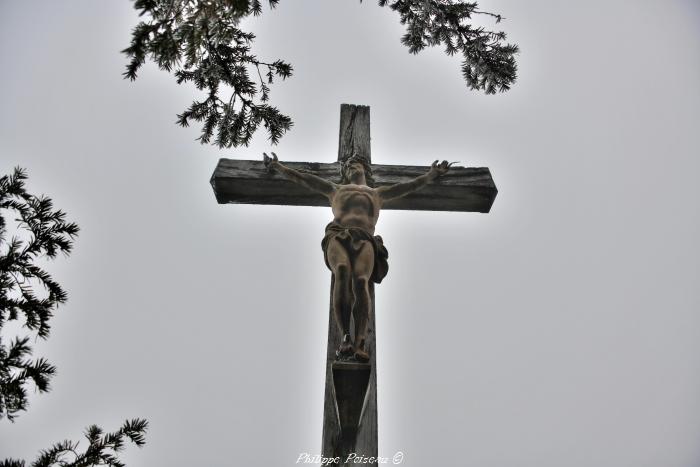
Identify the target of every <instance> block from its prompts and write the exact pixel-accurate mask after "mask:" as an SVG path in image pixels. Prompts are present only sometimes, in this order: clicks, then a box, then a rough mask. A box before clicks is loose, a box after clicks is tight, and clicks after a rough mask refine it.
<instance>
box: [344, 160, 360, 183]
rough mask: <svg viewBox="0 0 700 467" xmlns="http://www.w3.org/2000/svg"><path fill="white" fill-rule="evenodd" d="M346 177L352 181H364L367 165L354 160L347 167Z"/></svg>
mask: <svg viewBox="0 0 700 467" xmlns="http://www.w3.org/2000/svg"><path fill="white" fill-rule="evenodd" d="M345 178H346V179H347V180H348V181H349V182H351V183H361V182H364V178H365V167H364V166H363V165H362V163H361V162H353V163H352V164H350V165H348V166H347V167H346V168H345Z"/></svg>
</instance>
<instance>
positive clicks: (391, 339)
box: [0, 0, 700, 467]
mask: <svg viewBox="0 0 700 467" xmlns="http://www.w3.org/2000/svg"><path fill="white" fill-rule="evenodd" d="M482 7H483V8H484V9H487V10H491V11H495V12H498V13H501V14H503V15H504V16H505V17H506V18H507V20H506V21H504V22H503V23H501V25H499V26H502V28H503V29H504V30H505V31H506V32H507V33H508V34H509V38H510V39H511V40H512V41H514V42H516V43H518V44H519V45H520V47H521V50H522V52H521V54H520V55H519V57H518V63H519V79H518V82H517V83H516V84H515V86H514V87H513V89H512V91H510V92H508V93H506V94H502V95H497V96H484V95H482V94H479V93H476V92H470V91H468V90H467V88H466V86H465V83H464V81H463V80H462V78H461V76H460V73H459V59H458V57H447V56H445V55H444V54H443V53H442V51H441V50H426V51H425V52H423V53H421V54H419V55H418V56H411V55H409V54H408V52H407V50H406V49H405V48H404V47H403V46H402V45H401V44H400V42H399V38H400V36H401V35H402V34H403V27H402V26H401V25H400V24H399V21H398V15H397V14H396V13H394V12H392V11H390V10H389V9H386V8H379V7H378V6H377V5H376V2H373V1H366V2H363V3H361V4H360V3H359V2H357V1H352V0H344V1H333V2H330V1H327V0H325V1H324V0H305V1H304V2H293V1H282V2H280V4H279V7H278V8H277V9H276V10H274V11H272V12H269V11H268V10H265V13H264V14H263V16H262V17H261V18H259V19H255V20H251V21H246V23H245V25H246V27H250V28H251V29H252V30H253V31H254V32H255V33H256V34H258V36H259V37H258V39H257V40H256V42H255V45H254V50H255V52H256V53H257V54H258V55H259V56H260V57H261V58H265V59H276V58H283V59H286V60H288V61H290V62H291V63H292V64H293V66H294V69H295V73H294V76H293V77H292V78H291V79H289V80H287V81H286V82H284V83H281V84H276V85H275V86H274V87H273V91H272V100H273V102H274V103H275V104H276V105H277V106H279V107H280V108H281V109H282V110H283V111H284V112H286V113H288V114H289V115H290V116H291V117H292V118H293V119H294V122H295V125H294V128H293V130H292V131H291V132H290V133H288V134H287V135H286V136H285V137H284V138H283V139H282V141H281V143H280V144H279V145H278V146H277V147H276V148H274V150H275V151H276V152H277V154H278V155H279V157H280V159H281V160H282V161H285V160H289V161H291V160H294V161H302V160H304V161H323V162H331V161H334V160H335V159H336V156H337V138H338V120H339V108H340V104H341V103H344V102H347V103H353V104H364V105H369V106H371V121H372V156H373V161H374V162H376V163H386V164H415V165H421V164H428V163H430V162H431V161H432V160H434V159H437V158H440V159H448V160H457V161H461V163H462V164H463V165H466V166H479V167H481V166H487V167H489V168H490V169H491V172H492V174H493V177H494V179H495V182H496V185H497V186H498V190H499V193H498V197H497V198H496V201H495V204H494V206H493V209H492V211H491V213H489V214H477V213H433V212H391V211H384V212H382V215H381V218H380V221H379V224H378V226H377V232H378V233H379V234H381V235H382V237H383V238H384V241H385V243H386V245H387V247H388V250H389V261H390V272H389V275H388V277H387V278H386V279H385V281H384V282H383V283H382V284H381V285H380V286H378V287H377V289H376V294H377V345H378V391H379V394H378V403H379V442H380V446H379V450H380V455H383V456H391V455H393V454H394V453H395V452H397V451H403V452H404V453H405V461H404V464H403V465H405V466H409V467H424V466H428V465H460V466H474V467H562V466H566V467H590V466H596V467H659V466H664V467H694V466H697V465H698V464H700V444H698V439H700V306H699V305H700V291H699V290H698V284H699V283H700V248H698V238H700V218H699V216H698V215H699V212H700V210H699V209H698V208H699V200H700V184H698V181H697V177H698V174H700V162H699V160H698V148H699V147H700V144H699V142H700V141H699V140H700V137H699V136H698V135H699V132H698V123H699V122H700V118H699V117H700V91H698V83H700V60H699V59H698V57H700V7H699V6H698V4H697V3H696V2H692V1H689V0H688V1H660V0H659V1H643V2H642V1H639V2H632V1H610V0H608V1H602V0H601V1H593V2H580V1H577V2H558V1H531V2H520V1H505V0H498V1H496V0H493V1H486V0H484V1H483V2H482ZM136 22H137V15H136V13H135V11H133V8H132V3H131V2H128V1H126V0H122V1H119V2H117V1H110V2H95V1H90V0H81V1H78V0H72V1H51V2H49V1H27V0H25V1H11V0H0V70H2V71H1V72H0V92H1V93H2V94H1V95H2V103H1V105H0V173H2V174H6V173H8V172H9V171H10V170H11V168H12V167H13V166H16V165H21V166H23V167H25V168H27V169H28V171H29V187H30V189H31V190H32V191H33V192H35V193H46V194H48V195H50V196H51V197H52V198H53V199H54V201H55V203H56V205H57V206H59V207H60V208H62V209H64V210H66V211H67V212H68V213H69V217H70V219H71V220H74V221H76V222H77V223H78V224H79V225H80V226H81V229H82V230H81V234H80V237H79V238H78V240H77V242H76V245H75V251H74V253H73V254H72V255H71V256H70V257H69V258H68V259H65V258H61V259H59V260H57V261H56V262H55V263H54V264H52V265H51V267H50V270H51V272H52V274H53V275H54V277H55V278H56V279H57V280H58V281H59V282H60V283H61V284H63V285H64V287H65V288H66V289H67V290H68V291H69V301H68V303H67V304H66V305H65V306H63V307H61V308H60V310H59V311H58V312H57V314H56V317H55V320H54V322H53V323H54V324H53V331H52V334H51V337H50V339H49V340H48V341H46V342H38V343H37V345H36V349H37V355H38V356H47V357H49V359H50V360H51V361H52V362H53V363H54V364H55V365H57V367H58V375H57V376H56V377H55V378H54V379H53V390H52V391H51V392H50V393H49V394H44V395H35V396H33V397H32V398H31V406H30V408H29V411H28V412H26V413H23V414H21V416H20V417H19V418H18V420H17V422H16V423H14V424H10V423H8V422H7V421H6V420H5V421H2V422H1V423H0V459H1V458H4V457H22V458H26V459H28V460H31V459H33V458H34V456H35V454H36V453H37V452H38V451H39V450H40V449H42V448H46V447H48V446H50V445H51V444H52V443H53V442H55V441H58V440H61V439H64V438H71V439H78V438H79V437H80V436H81V433H82V430H83V429H84V427H86V426H87V425H89V424H92V423H96V424H98V425H100V426H102V427H104V428H105V429H116V428H117V427H118V426H119V425H120V423H121V422H122V421H123V420H124V419H125V418H127V417H145V418H147V419H148V420H149V421H150V431H149V434H148V441H147V445H146V446H145V448H144V449H142V450H138V449H136V448H133V447H132V448H129V449H128V451H127V453H126V455H125V456H124V459H125V460H126V461H127V464H128V465H129V466H130V467H139V466H144V467H145V466H169V467H190V466H193V465H201V466H213V467H216V466H231V465H244V466H287V465H294V462H295V461H296V459H297V457H298V456H299V453H301V452H308V453H311V454H318V453H319V451H320V444H321V421H322V416H323V414H322V410H323V389H324V371H325V368H324V364H325V363H324V362H325V345H326V333H327V326H328V289H329V283H330V273H329V272H328V270H327V269H326V267H325V265H324V263H323V255H322V252H321V249H320V241H321V238H322V236H323V229H324V226H325V224H326V223H327V222H328V221H329V220H330V219H331V213H330V209H327V208H311V207H308V208H304V207H275V206H236V205H225V206H220V205H217V204H216V201H215V199H214V195H213V193H212V190H211V187H210V185H209V178H210V176H211V173H212V172H213V170H214V167H215V165H216V162H217V160H218V159H219V158H220V157H229V158H239V159H258V158H260V157H261V154H262V152H263V151H269V150H270V149H271V146H270V145H269V142H268V141H267V140H266V137H265V135H264V134H263V133H261V134H259V135H258V136H257V137H256V139H255V140H254V141H253V143H252V144H251V145H250V147H248V148H241V149H235V150H224V151H221V150H218V149H216V148H214V147H206V146H201V145H200V144H198V142H196V141H195V138H196V137H197V136H198V130H199V128H198V127H197V126H196V125H193V126H192V127H191V128H189V129H181V128H179V127H177V126H176V125H175V124H174V122H175V115H176V114H177V113H179V112H181V111H182V110H183V109H184V108H185V107H186V106H187V105H188V104H189V103H190V102H191V101H192V99H193V97H194V96H195V95H196V92H195V91H194V90H193V89H192V88H189V87H184V86H177V85H176V84H175V82H174V80H173V79H172V77H170V76H169V75H167V74H165V73H164V72H160V71H158V70H157V69H156V68H155V67H154V66H152V65H149V66H147V67H145V69H144V70H143V72H142V73H141V77H140V78H139V79H138V80H137V81H136V82H135V83H130V82H128V81H124V80H123V79H122V77H121V73H122V72H123V69H124V64H125V59H124V57H123V56H122V55H120V54H119V50H121V49H123V48H124V47H126V46H127V44H128V42H129V36H130V30H131V28H132V27H133V26H134V25H135V24H136Z"/></svg>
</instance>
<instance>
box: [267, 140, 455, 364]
mask: <svg viewBox="0 0 700 467" xmlns="http://www.w3.org/2000/svg"><path fill="white" fill-rule="evenodd" d="M263 161H264V163H265V166H266V167H267V168H268V170H276V171H278V172H280V173H281V174H282V175H284V176H285V177H286V178H288V179H289V180H291V181H293V182H295V183H298V184H299V185H302V186H304V187H306V188H308V189H310V190H313V191H315V192H317V193H321V194H322V195H324V196H326V197H327V198H328V200H329V202H330V206H331V209H332V210H333V221H332V222H331V223H330V224H328V225H327V226H326V235H325V236H324V237H323V241H322V242H321V246H322V248H323V254H324V259H325V262H326V266H328V268H329V269H330V270H331V272H332V273H333V278H334V281H333V284H334V285H333V292H332V296H333V301H332V303H333V314H334V316H335V322H336V324H337V326H338V329H339V330H340V333H341V335H342V336H343V337H342V341H341V343H340V347H339V348H338V350H337V352H336V355H337V357H338V359H340V360H351V359H353V358H354V359H355V360H357V361H359V362H367V361H369V353H368V349H367V346H366V339H367V332H368V319H369V311H370V310H371V309H372V301H371V295H370V293H369V281H370V280H371V281H372V282H375V283H377V284H378V283H380V282H381V281H382V279H384V277H385V276H386V274H387V271H388V263H387V258H388V256H389V254H388V252H387V250H386V248H385V247H384V243H383V242H382V237H380V236H378V235H376V236H375V235H374V227H375V226H376V224H377V219H378V218H379V211H380V210H381V207H382V204H383V203H384V202H386V201H389V200H392V199H395V198H400V197H402V196H406V195H407V194H409V193H412V192H414V191H416V190H418V189H419V188H421V187H423V186H425V185H427V184H428V183H430V182H432V181H433V180H435V179H436V178H437V177H439V176H440V175H443V174H445V173H447V171H448V170H449V168H450V165H451V164H449V163H448V162H447V161H442V162H441V163H438V161H437V160H436V161H435V162H433V164H432V166H431V167H430V170H428V172H426V173H425V174H423V175H421V176H419V177H416V178H414V179H413V180H411V181H409V182H405V183H397V184H395V185H391V186H382V187H379V188H374V187H372V185H373V180H372V167H371V165H370V163H369V161H368V160H367V159H365V158H364V157H361V156H359V155H353V156H351V157H349V158H347V159H346V160H344V161H343V162H341V166H340V174H341V176H342V182H341V184H340V185H337V184H335V183H333V182H329V181H328V180H324V179H323V178H320V177H317V176H316V175H313V174H310V173H306V172H299V171H297V170H294V169H291V168H289V167H287V166H285V165H282V164H281V163H280V162H279V161H278V160H277V156H276V155H275V153H274V152H273V153H272V157H269V156H268V155H267V154H263ZM351 315H352V316H353V317H354V319H355V339H354V341H353V339H352V338H351V335H350V316H351Z"/></svg>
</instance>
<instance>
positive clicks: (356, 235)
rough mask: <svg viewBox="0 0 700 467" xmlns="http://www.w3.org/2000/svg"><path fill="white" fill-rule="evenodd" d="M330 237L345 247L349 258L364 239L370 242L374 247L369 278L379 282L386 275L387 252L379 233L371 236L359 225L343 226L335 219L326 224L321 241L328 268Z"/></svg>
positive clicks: (387, 266) (357, 249)
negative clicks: (372, 265) (324, 233)
mask: <svg viewBox="0 0 700 467" xmlns="http://www.w3.org/2000/svg"><path fill="white" fill-rule="evenodd" d="M331 239H336V240H338V242H340V244H341V245H343V247H345V249H346V250H347V252H348V254H349V255H350V256H351V258H352V257H354V256H355V255H356V254H357V253H359V251H360V249H361V248H362V245H363V244H364V242H365V241H368V242H370V244H372V247H373V249H374V269H373V270H372V277H371V278H370V279H371V280H372V282H374V283H377V284H379V283H380V282H381V281H382V279H384V277H386V274H387V272H389V262H388V261H387V259H388V258H389V252H388V251H387V250H386V247H385V246H384V241H383V240H382V237H380V236H379V235H374V236H373V235H372V234H370V233H369V232H367V231H365V230H363V229H361V228H359V227H344V226H342V225H340V224H339V223H337V222H335V221H333V222H331V223H330V224H328V225H327V226H326V235H325V236H324V237H323V240H322V241H321V248H323V260H324V261H325V262H326V266H328V269H330V268H331V267H330V265H329V264H328V244H329V243H330V241H331Z"/></svg>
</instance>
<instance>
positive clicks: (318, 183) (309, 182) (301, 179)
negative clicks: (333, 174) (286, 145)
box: [263, 152, 336, 196]
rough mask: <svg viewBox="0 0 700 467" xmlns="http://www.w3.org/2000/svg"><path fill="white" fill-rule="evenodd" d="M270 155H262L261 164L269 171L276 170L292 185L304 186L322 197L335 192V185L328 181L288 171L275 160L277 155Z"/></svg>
mask: <svg viewBox="0 0 700 467" xmlns="http://www.w3.org/2000/svg"><path fill="white" fill-rule="evenodd" d="M271 154H272V157H270V156H268V155H267V153H263V163H264V164H265V167H267V168H268V169H269V170H276V171H278V172H279V173H281V174H282V175H284V176H285V177H286V178H288V179H289V180H291V181H293V182H294V183H297V184H299V185H301V186H305V187H306V188H308V189H309V190H312V191H315V192H317V193H321V194H322V195H326V196H330V195H331V194H332V193H333V192H335V188H336V185H335V183H332V182H329V181H328V180H324V179H322V178H321V177H317V176H316V175H313V174H310V173H305V172H299V171H298V170H294V169H290V168H289V167H287V166H286V165H282V164H281V163H280V162H279V161H278V160H277V155H276V154H275V153H274V152H273V153H271Z"/></svg>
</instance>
